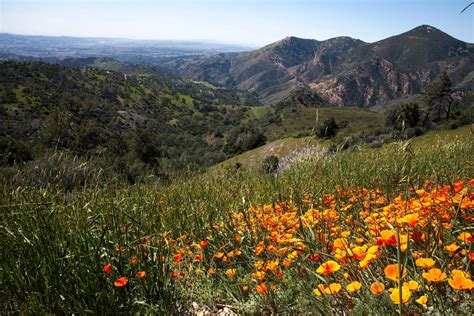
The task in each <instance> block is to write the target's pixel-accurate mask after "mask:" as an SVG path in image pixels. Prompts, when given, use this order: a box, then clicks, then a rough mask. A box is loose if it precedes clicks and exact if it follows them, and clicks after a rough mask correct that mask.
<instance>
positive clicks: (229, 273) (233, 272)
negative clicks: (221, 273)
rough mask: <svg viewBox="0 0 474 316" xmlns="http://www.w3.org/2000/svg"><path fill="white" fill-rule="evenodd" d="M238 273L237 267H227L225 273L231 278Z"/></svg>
mask: <svg viewBox="0 0 474 316" xmlns="http://www.w3.org/2000/svg"><path fill="white" fill-rule="evenodd" d="M236 273H237V269H227V270H226V272H225V275H227V277H229V278H233V277H234V275H235V274H236Z"/></svg>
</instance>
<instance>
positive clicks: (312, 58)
mask: <svg viewBox="0 0 474 316" xmlns="http://www.w3.org/2000/svg"><path fill="white" fill-rule="evenodd" d="M163 66H164V67H166V68H168V69H170V70H172V71H174V72H175V73H177V74H179V75H181V76H184V77H188V78H193V79H197V80H203V81H208V82H216V83H220V84H225V85H227V86H231V87H236V88H238V89H241V90H245V91H250V92H255V93H256V94H257V95H258V96H259V98H260V100H261V101H262V102H263V103H265V104H281V103H282V102H283V103H285V102H287V99H288V98H292V96H293V95H294V93H295V90H298V91H301V90H307V92H305V94H310V93H315V94H317V95H318V96H319V99H321V100H322V101H323V102H325V103H329V104H332V105H336V106H350V105H355V106H362V107H371V106H374V105H377V104H380V103H383V102H387V101H391V100H394V99H397V98H401V97H406V96H409V95H415V94H419V93H420V92H421V91H422V89H423V87H424V86H426V85H427V84H429V83H430V82H431V81H432V80H433V79H434V78H436V76H437V75H438V74H439V73H440V72H441V71H443V70H446V71H448V73H449V75H450V76H451V78H452V79H453V82H454V85H455V86H456V87H457V88H460V89H461V88H466V87H467V85H468V83H469V80H466V78H472V77H473V76H474V45H472V44H469V43H465V42H462V41H460V40H457V39H455V38H453V37H451V36H449V35H448V34H446V33H444V32H442V31H440V30H438V29H436V28H434V27H432V26H428V25H422V26H419V27H416V28H414V29H413V30H410V31H408V32H406V33H403V34H400V35H397V36H393V37H390V38H387V39H384V40H381V41H378V42H375V43H364V42H363V41H360V40H357V39H353V38H350V37H337V38H332V39H328V40H325V41H316V40H311V39H301V38H297V37H287V38H285V39H283V40H281V41H278V42H276V43H273V44H270V45H267V46H265V47H263V48H261V49H258V50H255V51H250V52H242V53H221V54H215V55H212V56H199V57H183V58H176V59H174V60H171V61H168V62H165V63H163ZM317 104H319V103H317ZM308 105H315V104H314V103H310V104H308Z"/></svg>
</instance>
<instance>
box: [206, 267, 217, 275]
mask: <svg viewBox="0 0 474 316" xmlns="http://www.w3.org/2000/svg"><path fill="white" fill-rule="evenodd" d="M207 273H209V274H211V275H213V274H216V273H217V270H216V268H209V270H207Z"/></svg>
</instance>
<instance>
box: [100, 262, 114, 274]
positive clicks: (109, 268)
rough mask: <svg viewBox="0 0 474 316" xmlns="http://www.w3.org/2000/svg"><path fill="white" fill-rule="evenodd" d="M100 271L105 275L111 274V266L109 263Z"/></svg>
mask: <svg viewBox="0 0 474 316" xmlns="http://www.w3.org/2000/svg"><path fill="white" fill-rule="evenodd" d="M102 271H104V272H105V273H111V272H112V264H111V263H109V264H107V265H106V266H104V267H103V268H102Z"/></svg>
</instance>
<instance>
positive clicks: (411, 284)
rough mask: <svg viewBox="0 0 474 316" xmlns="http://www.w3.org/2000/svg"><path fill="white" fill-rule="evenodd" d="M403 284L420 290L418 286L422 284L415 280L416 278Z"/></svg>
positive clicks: (410, 288)
mask: <svg viewBox="0 0 474 316" xmlns="http://www.w3.org/2000/svg"><path fill="white" fill-rule="evenodd" d="M403 286H404V287H407V288H408V289H409V290H410V291H412V292H413V291H416V290H418V288H419V287H420V285H419V284H418V282H416V281H414V280H410V281H408V282H404V283H403Z"/></svg>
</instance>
